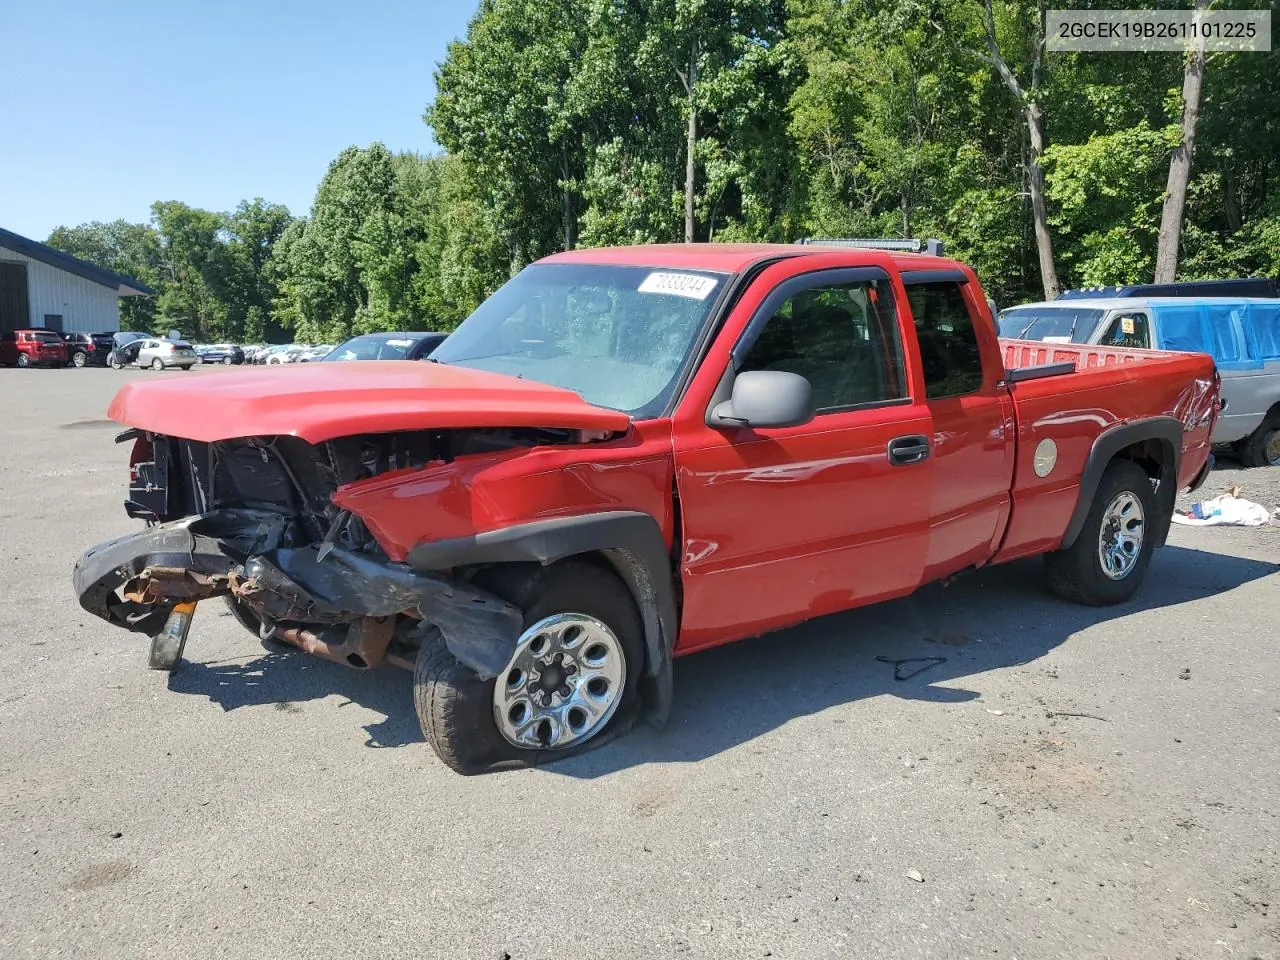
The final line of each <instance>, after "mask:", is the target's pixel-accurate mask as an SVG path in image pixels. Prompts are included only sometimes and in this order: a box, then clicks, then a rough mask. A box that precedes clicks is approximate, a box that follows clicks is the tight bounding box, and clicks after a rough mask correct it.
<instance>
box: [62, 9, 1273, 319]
mask: <svg viewBox="0 0 1280 960" xmlns="http://www.w3.org/2000/svg"><path fill="white" fill-rule="evenodd" d="M1190 2H1191V0H1187V3H1188V4H1189V3H1190ZM1195 2H1196V3H1197V4H1198V5H1201V6H1203V5H1204V3H1205V2H1206V0H1195ZM1077 5H1078V6H1084V4H1076V3H1064V4H1059V5H1058V6H1063V7H1071V6H1077ZM1226 5H1228V6H1241V7H1243V6H1249V7H1260V6H1265V4H1261V3H1258V2H1257V0H1251V2H1250V3H1248V4H1244V2H1243V0H1228V3H1227V4H1226ZM1169 6H1172V7H1177V6H1179V4H1176V3H1170V4H1169ZM1271 6H1272V7H1273V8H1274V6H1275V0H1272V4H1271ZM1044 14H1045V4H1044V2H1043V0H482V2H481V3H480V6H479V9H478V11H477V13H476V15H475V17H474V18H473V19H472V21H471V24H470V26H469V29H468V31H467V35H466V37H465V38H463V39H460V40H457V41H456V42H454V43H452V44H451V45H450V46H449V48H448V52H447V55H446V57H445V59H444V61H443V62H442V63H441V64H440V66H439V68H438V70H437V72H436V87H437V94H436V97H435V99H434V101H433V102H432V103H431V104H429V105H428V106H427V108H426V111H425V114H424V120H425V121H426V122H427V123H428V124H429V125H430V126H431V128H432V130H433V132H434V134H435V138H436V140H437V141H438V143H439V144H440V145H441V146H442V147H443V148H444V149H443V151H442V152H441V153H440V154H438V155H435V156H421V155H417V154H394V153H392V152H390V151H388V150H387V149H386V148H385V147H383V146H382V145H381V144H373V145H372V146H369V147H364V148H357V147H351V148H348V149H347V150H345V151H343V153H342V154H341V155H340V156H338V157H337V159H335V160H334V161H333V163H332V164H331V165H330V167H329V170H328V172H327V173H326V175H325V177H324V179H323V180H322V182H321V183H320V185H319V188H318V190H317V192H316V196H315V200H314V202H313V204H312V207H311V210H310V211H309V213H308V214H307V215H306V216H305V217H293V216H291V215H290V214H289V212H288V211H287V210H285V209H284V208H283V207H280V206H278V205H274V204H269V203H266V202H264V201H262V200H254V201H249V202H245V203H242V204H241V205H240V206H239V207H238V208H237V209H236V210H235V211H234V212H232V213H226V214H217V213H211V212H209V211H203V210H196V209H193V208H190V207H188V206H186V205H184V204H181V203H177V202H166V203H157V204H155V206H154V207H153V209H152V218H151V222H150V223H148V224H127V223H123V222H117V223H114V224H88V225H84V226H81V227H75V228H59V229H58V230H55V231H54V234H53V236H51V237H50V240H49V242H50V243H51V244H52V245H54V246H57V247H59V248H61V249H64V250H67V251H68V252H70V253H73V254H75V255H77V256H82V257H85V258H86V259H89V260H92V261H94V262H98V263H101V264H102V265H104V266H107V267H109V268H111V269H115V270H118V271H119V272H122V273H125V274H129V275H132V276H135V277H136V278H137V279H139V280H142V281H143V282H146V283H149V284H151V285H152V286H155V287H156V288H157V289H158V290H159V291H160V295H159V296H158V297H157V298H156V299H155V300H154V301H142V302H131V301H125V311H126V316H125V319H126V321H127V322H128V323H129V324H130V325H131V326H139V327H148V328H156V329H158V328H163V327H168V326H177V327H178V328H179V329H182V330H183V332H184V333H186V334H187V335H188V336H193V337H199V338H201V339H232V340H256V339H261V338H265V339H269V340H270V339H282V338H287V337H289V336H296V337H297V338H298V339H306V340H316V341H319V340H334V339H338V338H339V337H341V336H345V335H347V334H349V333H351V332H362V331H366V330H373V329H420V328H438V329H449V328H452V326H454V325H455V324H456V323H457V322H458V321H459V320H460V319H461V318H463V317H465V316H466V315H467V314H468V313H469V312H470V311H471V310H472V309H473V308H474V307H475V305H476V304H477V303H478V302H479V301H480V300H481V299H483V298H484V297H485V296H486V295H487V294H488V293H490V292H492V291H493V290H494V289H496V288H497V287H498V286H499V285H501V283H502V282H504V281H505V280H506V279H507V278H508V277H510V276H511V275H512V273H513V272H515V271H517V270H518V269H520V268H521V267H522V266H524V265H525V264H527V263H529V262H530V261H532V260H535V259H537V258H539V257H541V256H544V255H546V254H549V253H552V252H554V251H556V250H560V249H565V248H570V247H575V246H584V245H587V246H597V245H603V244H625V243H641V242H668V241H680V240H686V241H689V240H693V241H706V240H714V241H737V240H741V241H757V240H763V241H782V242H790V241H794V240H797V239H801V238H804V237H813V236H821V237H851V236H860V237H941V238H943V239H944V240H945V241H946V242H947V245H948V252H949V253H951V254H954V255H955V256H957V257H960V258H962V259H964V260H966V261H967V262H969V263H970V264H971V265H972V266H973V267H974V268H975V269H976V270H977V271H978V274H979V276H980V277H981V278H982V279H983V281H984V283H985V284H986V285H987V287H988V288H989V290H990V292H991V293H992V295H993V296H994V297H995V298H996V300H997V301H998V302H1000V303H1002V304H1004V303H1014V302H1019V301H1024V300H1028V299H1039V298H1041V297H1044V296H1046V295H1048V296H1052V295H1054V294H1055V293H1056V292H1057V290H1058V289H1059V288H1061V287H1068V286H1089V285H1097V284H1108V283H1125V282H1139V281H1150V280H1151V279H1153V277H1155V276H1156V275H1157V274H1158V273H1159V274H1161V275H1162V276H1164V277H1168V276H1169V275H1170V274H1171V273H1172V272H1174V271H1175V270H1176V274H1177V276H1178V277H1179V278H1181V279H1194V278H1209V277H1227V276H1241V275H1255V274H1263V275H1268V276H1273V277H1274V276H1278V275H1280V183H1277V182H1276V181H1277V176H1276V175H1277V172H1278V167H1280V70H1278V69H1277V67H1278V66H1280V61H1277V56H1280V53H1210V54H1209V55H1208V56H1207V57H1204V56H1201V57H1196V56H1183V55H1181V54H1177V53H1047V52H1046V50H1045V37H1044ZM1192 138H1194V151H1193V150H1192V149H1191V148H1192Z"/></svg>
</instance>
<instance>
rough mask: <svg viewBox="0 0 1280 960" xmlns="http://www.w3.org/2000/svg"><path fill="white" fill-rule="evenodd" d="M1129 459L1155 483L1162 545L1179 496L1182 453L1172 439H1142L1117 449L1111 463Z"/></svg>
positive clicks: (1158, 541) (1158, 543) (1157, 526)
mask: <svg viewBox="0 0 1280 960" xmlns="http://www.w3.org/2000/svg"><path fill="white" fill-rule="evenodd" d="M1116 460H1128V461H1129V462H1130V463H1133V464H1134V465H1136V466H1137V467H1139V468H1140V469H1141V470H1142V471H1143V472H1144V473H1145V474H1146V475H1147V476H1148V477H1150V478H1151V479H1152V480H1153V481H1154V482H1155V488H1156V489H1155V495H1156V507H1157V509H1158V511H1159V512H1158V515H1157V516H1156V517H1155V524H1154V527H1155V535H1156V540H1155V542H1156V546H1158V547H1162V546H1164V544H1165V541H1166V540H1167V539H1168V537H1169V527H1170V525H1171V524H1172V522H1173V510H1174V505H1175V503H1176V502H1177V499H1178V453H1177V451H1176V450H1175V449H1174V447H1173V445H1172V444H1171V443H1170V442H1169V441H1168V440H1164V439H1161V438H1158V437H1152V438H1150V439H1147V440H1139V441H1137V442H1136V443H1131V444H1129V445H1128V446H1127V447H1123V448H1121V449H1120V450H1117V451H1116V454H1115V456H1114V457H1112V458H1111V462H1112V463H1114V462H1115V461H1116Z"/></svg>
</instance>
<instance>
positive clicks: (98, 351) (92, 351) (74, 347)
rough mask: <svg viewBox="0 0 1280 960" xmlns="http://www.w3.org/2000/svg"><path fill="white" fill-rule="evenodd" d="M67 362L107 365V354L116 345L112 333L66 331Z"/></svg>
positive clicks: (96, 365)
mask: <svg viewBox="0 0 1280 960" xmlns="http://www.w3.org/2000/svg"><path fill="white" fill-rule="evenodd" d="M62 341H63V343H65V344H66V345H67V363H69V364H71V366H73V367H88V366H93V367H105V366H106V365H107V355H108V354H110V353H111V350H112V348H113V347H114V346H115V341H114V340H113V339H112V334H110V333H64V334H62Z"/></svg>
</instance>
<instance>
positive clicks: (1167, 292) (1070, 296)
mask: <svg viewBox="0 0 1280 960" xmlns="http://www.w3.org/2000/svg"><path fill="white" fill-rule="evenodd" d="M1114 297H1280V285H1277V283H1276V281H1275V280H1272V279H1271V278H1269V277H1237V278H1233V279H1230V280H1180V281H1178V282H1176V283H1130V284H1125V285H1123V286H1114V287H1081V288H1079V289H1076V290H1063V291H1062V292H1061V293H1060V294H1058V297H1057V299H1059V300H1080V299H1088V300H1101V299H1111V298H1114Z"/></svg>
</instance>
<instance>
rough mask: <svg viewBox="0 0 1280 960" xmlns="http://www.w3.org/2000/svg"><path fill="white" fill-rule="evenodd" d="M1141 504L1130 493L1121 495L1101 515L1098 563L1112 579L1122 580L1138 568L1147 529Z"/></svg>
mask: <svg viewBox="0 0 1280 960" xmlns="http://www.w3.org/2000/svg"><path fill="white" fill-rule="evenodd" d="M1145 520H1146V518H1145V516H1144V515H1143V512H1142V501H1141V500H1139V499H1138V497H1137V496H1136V495H1135V494H1133V493H1130V492H1129V491H1128V490H1125V491H1123V492H1122V493H1118V494H1116V496H1115V499H1114V500H1112V501H1111V503H1110V505H1109V506H1108V507H1107V509H1106V512H1105V513H1103V515H1102V531H1101V533H1100V534H1099V535H1098V560H1099V561H1100V562H1101V563H1102V572H1103V573H1105V574H1106V575H1107V577H1108V578H1110V579H1112V580H1123V579H1124V578H1125V577H1127V576H1128V575H1129V574H1131V573H1132V572H1133V568H1134V567H1136V566H1137V565H1138V557H1139V556H1141V555H1142V537H1143V533H1144V532H1145V529H1146V522H1145Z"/></svg>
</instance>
